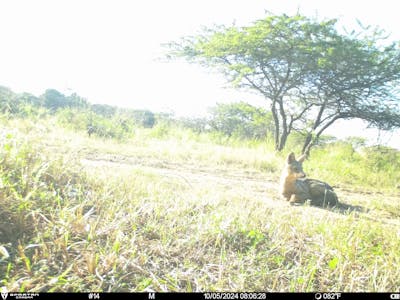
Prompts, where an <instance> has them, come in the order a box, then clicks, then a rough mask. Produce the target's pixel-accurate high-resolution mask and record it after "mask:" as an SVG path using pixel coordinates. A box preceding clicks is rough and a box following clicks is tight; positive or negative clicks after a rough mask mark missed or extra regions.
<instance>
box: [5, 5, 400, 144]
mask: <svg viewBox="0 0 400 300" xmlns="http://www.w3.org/2000/svg"><path fill="white" fill-rule="evenodd" d="M398 3H399V2H398V1H396V0H392V1H389V0H380V1H355V0H353V1H351V0H347V1H343V0H335V1H321V0H303V1H300V0H274V1H267V0H264V1H260V0H246V1H244V0H241V1H236V0H201V1H193V0H186V1H185V0H146V1H133V0H112V1H111V0H107V1H106V0H56V1H55V0H35V1H32V0H0V38H1V46H0V85H3V86H7V87H9V88H11V89H12V90H14V91H16V92H22V91H25V92H30V93H33V94H35V95H40V94H42V93H43V92H44V91H45V90H46V89H47V88H55V89H57V90H59V91H61V92H63V93H66V94H67V93H70V92H76V93H78V94H79V95H81V96H83V97H85V98H87V99H88V100H89V101H90V102H92V103H108V104H112V105H118V106H124V107H133V108H148V109H151V110H155V111H161V110H163V111H174V112H176V113H177V114H179V115H191V116H193V115H198V114H204V113H205V112H206V110H207V107H209V106H212V105H214V104H215V103H216V102H230V101H240V100H243V101H248V102H250V103H252V104H256V105H263V104H265V102H264V101H263V99H262V98H259V97H258V96H255V95H253V94H245V93H239V92H237V91H234V90H232V89H229V88H227V87H226V84H225V81H224V80H223V78H222V77H221V76H219V75H218V74H215V73H212V72H210V71H209V70H205V69H203V68H201V67H199V66H196V65H190V64H187V63H186V62H183V61H181V62H165V61H163V60H160V58H162V57H163V51H164V50H163V48H162V46H161V44H162V43H166V42H169V41H172V40H177V39H179V37H181V36H185V35H192V34H196V33H198V32H199V31H200V30H201V27H202V26H211V25H213V24H232V23H233V22H236V24H238V25H245V24H249V23H250V22H253V21H254V20H257V19H260V18H262V17H263V16H264V15H265V11H266V10H267V11H269V12H272V13H276V14H281V13H286V14H289V15H290V14H295V13H296V12H297V11H300V13H302V14H305V15H309V16H318V17H319V18H321V19H322V18H339V19H340V22H341V24H343V25H345V26H346V27H348V28H354V26H355V24H356V22H355V21H356V19H359V20H360V21H361V22H362V23H364V24H366V25H378V26H380V27H381V28H383V29H385V30H387V31H388V32H389V33H391V37H392V38H393V39H399V40H400V26H399V25H400V24H399V23H400V22H399V14H398V11H399V9H398V6H399V4H398ZM336 132H341V133H342V134H347V135H348V134H351V133H352V131H351V130H350V128H349V126H348V125H346V124H345V125H344V127H343V128H342V127H340V126H337V127H336ZM364 133H365V132H364ZM354 134H358V132H357V131H354ZM370 134H373V133H372V132H371V133H370ZM392 140H393V139H392ZM399 145H400V144H399Z"/></svg>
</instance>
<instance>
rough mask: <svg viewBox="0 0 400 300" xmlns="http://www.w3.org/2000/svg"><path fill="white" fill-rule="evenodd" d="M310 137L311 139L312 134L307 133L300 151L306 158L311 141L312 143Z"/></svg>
mask: <svg viewBox="0 0 400 300" xmlns="http://www.w3.org/2000/svg"><path fill="white" fill-rule="evenodd" d="M312 137H313V136H312V133H310V132H308V133H307V136H306V139H305V141H304V144H303V148H302V149H301V153H302V154H306V155H307V156H308V155H310V149H311V146H312V141H313V138H312Z"/></svg>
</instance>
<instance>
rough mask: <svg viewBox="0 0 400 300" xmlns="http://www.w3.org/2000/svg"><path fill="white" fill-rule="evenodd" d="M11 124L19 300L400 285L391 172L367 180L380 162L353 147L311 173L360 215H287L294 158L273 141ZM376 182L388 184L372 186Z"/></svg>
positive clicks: (2, 225)
mask: <svg viewBox="0 0 400 300" xmlns="http://www.w3.org/2000/svg"><path fill="white" fill-rule="evenodd" d="M2 123H3V126H2V129H1V132H0V136H1V138H0V161H1V165H0V166H1V167H0V178H1V181H0V246H1V247H3V248H2V249H5V251H6V253H3V252H4V250H3V251H0V255H1V256H0V286H6V287H7V289H8V290H9V291H31V292H43V291H49V292H54V291H81V292H84V291H114V292H122V291H128V292H129V291H144V290H155V291H181V292H182V291H260V290H262V291H354V292H355V291H364V292H365V291H380V292H383V291H396V290H397V289H398V286H400V270H399V268H398V266H399V265H400V253H399V251H398V249H400V222H399V218H400V215H399V211H400V209H399V208H400V207H399V198H398V196H399V195H398V192H397V194H396V190H395V189H393V188H392V187H391V185H392V184H393V178H386V177H391V176H393V174H392V173H390V172H391V171H390V172H389V173H388V174H387V175H386V174H385V172H383V171H379V170H378V171H379V172H376V174H375V175H373V174H369V173H368V174H367V173H366V170H369V169H368V168H370V167H371V165H368V164H367V163H366V161H365V160H364V158H363V156H362V154H357V153H356V154H354V153H353V154H351V153H350V152H346V151H348V149H347V148H345V147H339V146H337V148H334V147H333V146H332V147H331V148H323V149H316V150H315V151H314V152H313V153H312V157H311V159H310V160H309V161H307V162H305V169H306V171H307V172H308V173H309V175H310V176H312V177H315V178H321V179H324V180H327V181H328V182H329V183H331V184H333V185H336V186H338V188H337V193H338V194H339V198H340V200H341V201H342V202H345V203H347V204H349V205H354V206H355V205H357V206H361V207H362V208H363V211H359V210H353V211H351V210H350V211H341V210H337V209H330V210H327V209H320V208H315V207H310V206H308V205H304V206H289V205H287V203H286V202H285V201H283V200H280V199H279V197H278V195H277V193H276V188H277V180H278V178H279V173H280V169H281V167H282V164H283V161H284V156H285V155H284V154H276V153H274V152H272V151H271V147H270V146H269V145H264V144H263V143H241V144H240V143H238V142H237V141H233V142H230V141H225V143H224V144H220V143H217V142H216V141H215V140H214V138H213V137H211V136H208V135H195V134H193V133H192V132H190V131H187V130H184V129H179V130H175V131H172V130H171V129H168V128H167V129H168V130H169V131H170V132H169V133H162V134H160V132H159V131H160V129H156V130H155V131H152V130H151V129H137V130H136V131H135V133H134V136H133V137H132V138H131V139H129V140H127V141H125V142H122V141H115V140H110V139H101V138H91V139H89V138H88V137H87V136H85V135H84V134H83V133H79V132H72V131H68V130H65V129H63V128H60V127H58V126H57V125H56V123H55V122H54V121H52V120H51V119H49V120H44V121H41V122H38V123H35V124H33V123H31V122H29V121H22V120H19V121H7V122H6V121H3V122H2ZM165 130H166V129H165ZM346 149H347V150H346ZM349 155H350V157H349ZM351 155H353V156H351ZM339 158H340V159H339ZM364 162H365V164H364ZM391 164H393V162H392V163H391ZM321 166H323V168H321ZM375 167H376V166H375ZM356 170H359V172H356ZM382 170H383V169H382ZM336 172H339V173H338V174H337V173H336ZM353 173H354V174H355V173H357V174H358V177H354V176H353V175H354V174H353ZM346 174H350V175H349V176H347V175H346ZM368 176H370V177H368ZM374 176H375V177H374ZM367 177H368V179H366V180H375V181H376V180H378V179H379V180H380V181H379V182H380V186H376V185H375V186H369V187H368V188H366V187H365V188H364V187H363V186H362V185H361V184H360V182H362V181H363V178H367ZM363 184H364V186H368V184H367V183H365V182H364V183H363ZM1 253H3V254H1Z"/></svg>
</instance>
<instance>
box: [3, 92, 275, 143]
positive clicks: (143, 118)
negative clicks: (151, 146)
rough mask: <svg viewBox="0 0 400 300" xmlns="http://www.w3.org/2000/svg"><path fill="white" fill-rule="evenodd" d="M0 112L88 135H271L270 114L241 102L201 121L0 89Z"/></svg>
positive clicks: (223, 106) (73, 97) (75, 97)
mask: <svg viewBox="0 0 400 300" xmlns="http://www.w3.org/2000/svg"><path fill="white" fill-rule="evenodd" d="M0 112H1V113H2V114H3V115H5V116H6V117H10V118H12V117H22V118H25V117H36V118H42V117H45V116H46V115H56V116H57V117H58V118H57V119H58V121H59V122H60V123H61V124H62V125H63V126H66V127H70V128H71V129H74V130H86V131H87V133H88V134H89V135H96V136H100V137H109V138H118V139H122V138H126V137H128V136H129V135H130V134H132V132H133V130H134V128H135V127H144V128H153V127H154V126H155V125H156V124H158V125H160V124H164V125H175V126H181V127H185V128H189V129H191V130H193V131H194V132H196V133H201V132H211V131H212V132H217V133H219V134H221V135H224V136H227V137H235V138H239V139H257V140H262V139H264V138H266V137H267V136H268V135H271V134H272V132H273V126H274V125H273V121H272V115H271V113H270V112H268V111H266V110H264V109H262V108H259V107H254V106H252V105H250V104H247V103H245V102H239V103H229V104H217V105H216V106H215V107H212V108H210V110H209V115H208V116H207V117H203V118H194V117H193V118H176V117H175V116H174V115H173V114H170V113H154V112H152V111H150V110H136V109H129V108H120V107H117V106H112V105H107V104H91V103H90V102H89V101H87V100H86V99H85V98H83V97H81V96H79V95H78V94H76V93H73V94H71V95H68V96H67V95H64V94H63V93H61V92H59V91H57V90H55V89H48V90H46V91H45V92H44V94H42V95H41V96H39V97H36V96H34V95H32V94H29V93H21V94H17V93H14V92H13V91H12V90H10V89H9V88H6V87H2V86H0Z"/></svg>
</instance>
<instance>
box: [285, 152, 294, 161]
mask: <svg viewBox="0 0 400 300" xmlns="http://www.w3.org/2000/svg"><path fill="white" fill-rule="evenodd" d="M286 161H287V163H288V164H291V163H292V162H295V161H296V157H295V156H294V153H293V152H291V153H290V154H289V155H288V157H287V160H286Z"/></svg>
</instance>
